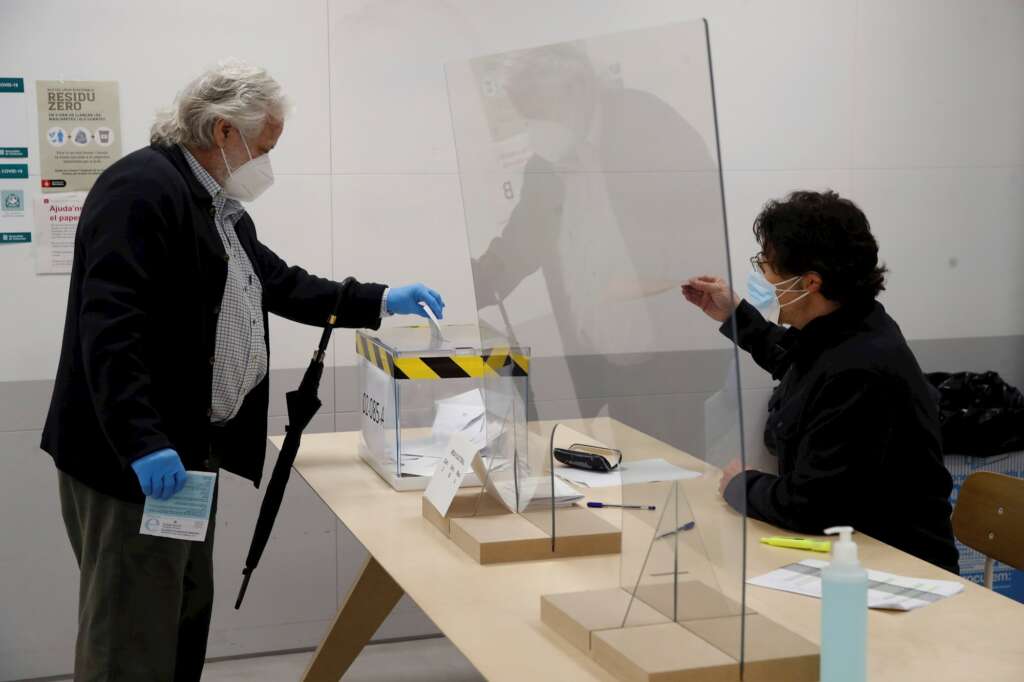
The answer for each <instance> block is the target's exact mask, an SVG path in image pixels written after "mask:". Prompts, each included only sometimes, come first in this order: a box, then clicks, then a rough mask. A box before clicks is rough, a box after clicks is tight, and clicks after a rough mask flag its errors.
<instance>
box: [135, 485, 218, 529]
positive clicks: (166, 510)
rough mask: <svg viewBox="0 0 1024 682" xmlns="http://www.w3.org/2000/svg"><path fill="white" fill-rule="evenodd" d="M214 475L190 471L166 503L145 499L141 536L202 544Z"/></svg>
mask: <svg viewBox="0 0 1024 682" xmlns="http://www.w3.org/2000/svg"><path fill="white" fill-rule="evenodd" d="M216 483H217V474H215V473H211V472H208V471H189V472H188V478H187V479H186V480H185V487H184V488H182V489H181V490H179V491H178V492H177V493H176V494H175V495H174V497H172V498H170V499H169V500H158V499H156V498H153V497H147V498H146V505H145V507H143V510H142V526H141V527H140V528H139V533H140V534H141V535H155V536H157V537H161V538H174V539H176V540H191V541H193V542H202V541H204V540H205V539H206V529H207V527H208V526H209V525H210V510H211V508H212V507H213V489H214V487H215V486H216Z"/></svg>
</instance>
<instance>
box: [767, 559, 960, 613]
mask: <svg viewBox="0 0 1024 682" xmlns="http://www.w3.org/2000/svg"><path fill="white" fill-rule="evenodd" d="M826 566H828V562H827V561H822V560H821V559H804V560H803V561H800V562H798V563H795V564H789V565H788V566H783V567H782V568H779V569H776V570H774V571H772V572H771V573H765V574H764V575H761V576H758V577H756V578H752V579H751V580H748V581H747V582H748V583H750V584H751V585H757V586H758V587H767V588H769V589H772V590H782V591H783V592H793V593H795V594H803V595H806V596H808V597H816V598H818V599H821V569H823V568H825V567H826ZM963 589H964V586H963V583H959V582H956V581H953V580H930V579H927V578H908V577H906V576H902V575H895V574H893V573H886V572H884V571H872V570H868V608H871V609H886V610H890V611H911V610H913V609H919V608H921V607H922V606H928V605H929V604H933V603H935V602H937V601H940V600H942V599H945V598H946V597H952V596H953V595H954V594H958V593H960V592H962V591H963Z"/></svg>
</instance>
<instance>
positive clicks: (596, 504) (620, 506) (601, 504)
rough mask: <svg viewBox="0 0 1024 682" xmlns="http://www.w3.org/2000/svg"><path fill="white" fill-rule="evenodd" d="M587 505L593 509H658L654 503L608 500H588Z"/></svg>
mask: <svg viewBox="0 0 1024 682" xmlns="http://www.w3.org/2000/svg"><path fill="white" fill-rule="evenodd" d="M587 506H588V507H590V508H591V509H610V508H615V509H645V510H647V511H654V510H655V509H657V507H655V506H654V505H653V504H608V503H606V502H587Z"/></svg>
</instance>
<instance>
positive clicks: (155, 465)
mask: <svg viewBox="0 0 1024 682" xmlns="http://www.w3.org/2000/svg"><path fill="white" fill-rule="evenodd" d="M132 469H134V470H135V475H136V476H138V478H139V485H140V486H141V487H142V494H143V495H145V496H146V497H153V498H155V499H158V500H167V499H170V498H171V497H173V496H174V495H176V494H177V493H178V492H179V491H180V490H181V489H182V488H184V487H185V479H186V478H187V477H188V474H187V473H186V472H185V467H183V466H182V465H181V458H180V457H178V453H177V452H175V451H174V450H171V449H169V448H164V449H163V450H157V451H156V452H151V453H150V454H148V455H146V456H145V457H140V458H139V459H137V460H135V461H134V462H132Z"/></svg>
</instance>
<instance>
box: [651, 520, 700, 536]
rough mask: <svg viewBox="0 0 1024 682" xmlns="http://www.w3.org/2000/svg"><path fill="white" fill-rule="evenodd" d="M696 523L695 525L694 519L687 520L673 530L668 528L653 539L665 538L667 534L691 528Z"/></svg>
mask: <svg viewBox="0 0 1024 682" xmlns="http://www.w3.org/2000/svg"><path fill="white" fill-rule="evenodd" d="M696 525H697V522H696V521H687V522H686V523H684V524H683V525H681V526H679V527H678V528H676V529H675V530H670V531H668V532H667V533H662V534H661V535H659V536H658V537H656V538H654V539H655V540H661V539H662V538H667V537H668V536H669V535H675V534H676V533H679V532H683V531H688V530H693V527H694V526H696Z"/></svg>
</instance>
